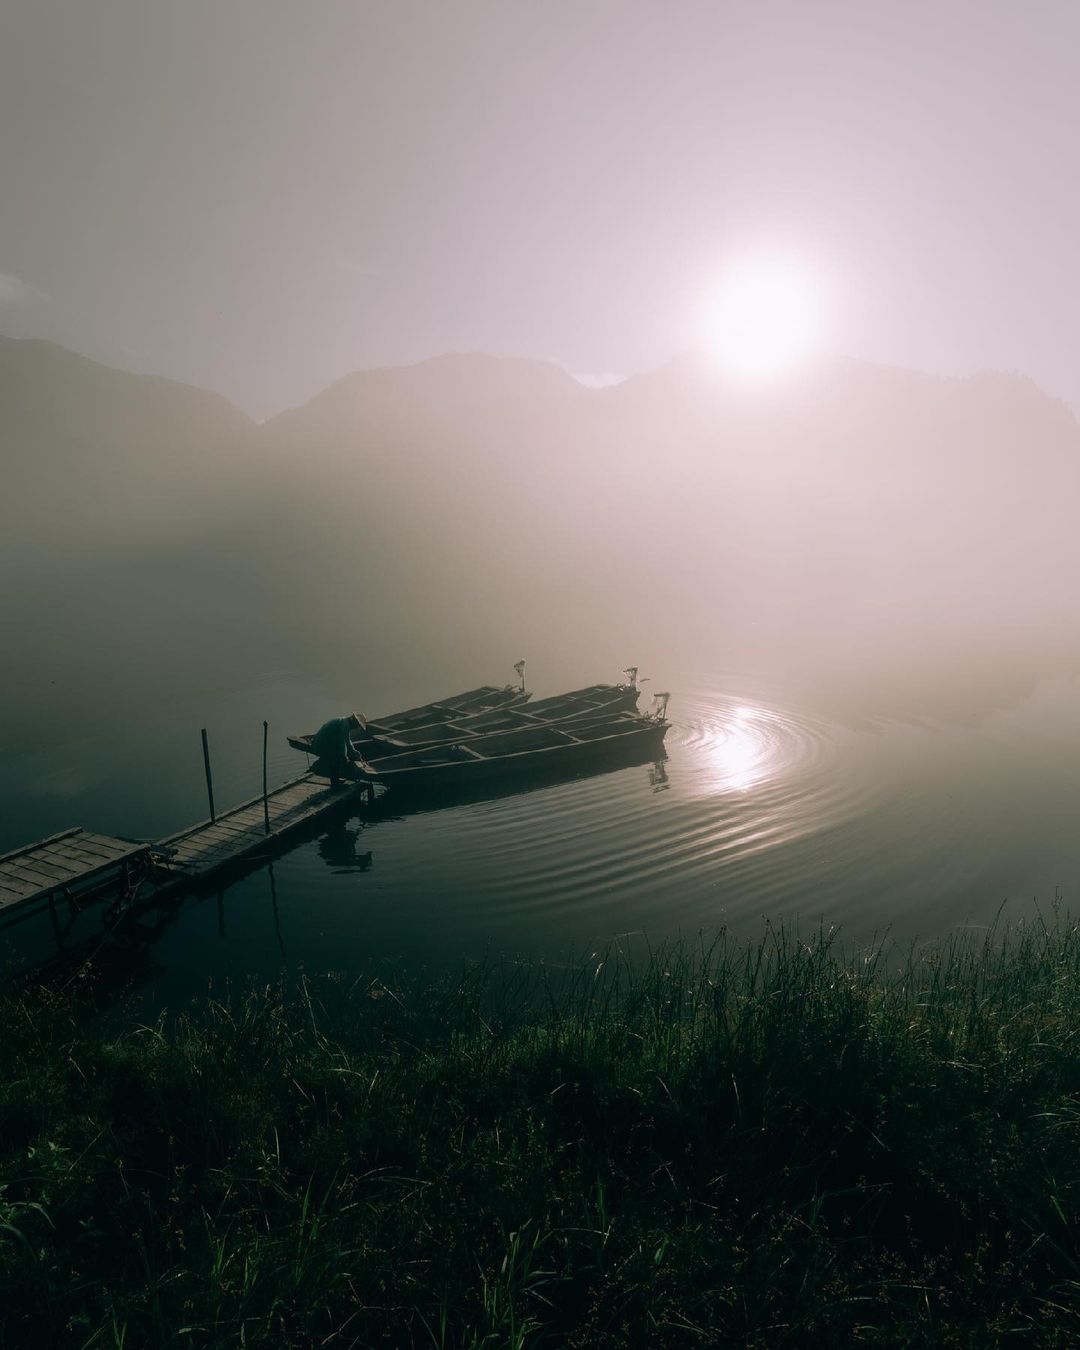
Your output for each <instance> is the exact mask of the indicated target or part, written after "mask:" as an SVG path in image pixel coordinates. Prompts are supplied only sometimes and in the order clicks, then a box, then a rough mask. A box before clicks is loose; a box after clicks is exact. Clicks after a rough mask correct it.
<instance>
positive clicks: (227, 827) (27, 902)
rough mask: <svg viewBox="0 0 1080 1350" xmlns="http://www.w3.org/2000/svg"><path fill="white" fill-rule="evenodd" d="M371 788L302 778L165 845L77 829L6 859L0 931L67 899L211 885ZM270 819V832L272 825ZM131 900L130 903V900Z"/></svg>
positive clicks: (144, 896)
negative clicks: (230, 869) (210, 881)
mask: <svg viewBox="0 0 1080 1350" xmlns="http://www.w3.org/2000/svg"><path fill="white" fill-rule="evenodd" d="M369 792H370V789H369V787H368V785H367V784H359V783H349V782H346V783H343V784H342V785H341V786H340V787H337V788H332V787H330V786H329V784H328V783H327V781H326V779H324V778H317V777H316V776H315V775H314V774H310V773H307V774H303V775H302V776H301V777H300V778H294V779H291V780H290V781H289V782H287V783H282V784H281V786H280V787H276V788H274V789H273V790H272V791H271V792H268V793H267V795H266V798H265V801H264V798H263V797H262V795H261V794H260V795H259V796H258V797H252V798H251V799H250V800H249V801H246V802H241V803H240V805H239V806H234V807H232V808H231V809H230V810H228V811H224V812H222V814H220V815H218V816H217V817H216V818H215V819H214V820H204V821H201V822H200V823H199V824H198V825H190V826H188V828H187V829H184V830H180V831H179V832H178V833H177V834H171V835H169V836H168V837H167V838H165V839H158V840H150V839H148V840H141V841H140V840H131V839H118V838H114V837H112V836H110V835H106V834H97V833H94V832H92V831H90V830H84V829H82V828H80V827H76V828H74V829H70V830H64V831H63V832H62V833H61V834H54V835H51V836H50V837H49V838H48V839H40V840H38V842H37V843H34V844H26V845H24V846H23V847H22V848H17V849H15V850H14V851H13V852H11V853H5V854H3V855H2V856H0V927H6V926H7V925H8V924H9V923H15V922H17V921H19V920H21V919H23V918H29V917H30V915H32V914H34V913H37V912H38V911H40V910H42V909H46V908H49V907H53V908H55V906H56V904H57V902H58V901H61V902H63V901H66V902H68V903H69V904H70V906H71V907H72V908H73V909H77V908H78V907H79V905H80V903H85V902H88V901H90V900H96V899H105V898H111V899H113V900H114V901H116V902H117V903H119V904H121V905H125V904H126V903H127V902H129V901H131V900H132V899H134V897H135V895H136V892H138V893H139V903H140V904H142V903H143V902H153V901H154V900H158V899H161V898H163V897H164V896H166V895H172V894H175V893H176V892H178V891H182V890H184V889H185V888H188V887H191V886H194V885H196V884H198V883H200V882H204V881H206V880H208V879H209V878H210V877H212V876H213V875H215V874H216V873H218V872H221V871H223V870H225V869H226V868H228V867H230V866H231V865H233V864H239V863H242V862H243V861H244V860H245V859H247V860H249V861H250V860H251V859H252V855H254V854H257V853H259V852H261V851H263V850H266V851H268V852H269V851H272V850H273V849H274V848H275V846H276V845H278V844H279V843H280V842H281V841H282V840H284V839H285V838H286V837H287V836H288V835H291V834H292V833H293V832H294V831H297V830H300V829H302V828H303V827H304V826H308V825H311V824H312V823H314V822H316V821H317V820H318V819H319V818H320V817H321V816H325V815H328V814H329V813H330V812H332V811H334V810H336V809H337V808H338V807H343V806H349V805H351V806H352V807H353V808H355V807H356V805H357V804H358V802H360V801H361V800H363V799H364V798H365V797H367V796H368V794H369ZM268 821H269V828H267V822H268ZM125 897H126V899H125Z"/></svg>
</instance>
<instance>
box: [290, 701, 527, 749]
mask: <svg viewBox="0 0 1080 1350" xmlns="http://www.w3.org/2000/svg"><path fill="white" fill-rule="evenodd" d="M530 697H531V695H530V694H529V693H527V692H526V691H525V690H524V689H521V688H520V687H519V686H518V685H514V684H505V685H502V686H501V687H500V686H498V685H494V684H483V685H480V686H479V688H477V689H466V690H465V692H464V693H461V694H451V695H450V696H449V697H448V698H440V699H436V700H435V701H434V702H433V703H422V704H420V706H419V707H416V708H406V709H404V710H403V711H402V712H396V713H387V714H386V716H385V717H377V718H375V719H374V720H373V721H370V722H369V723H368V724H367V730H366V732H363V733H361V734H360V735H359V736H356V737H354V744H356V745H357V747H358V748H360V747H361V746H362V745H363V744H364V743H365V742H368V741H374V740H377V738H379V737H381V736H388V735H393V734H394V733H395V732H401V731H407V730H409V729H410V728H412V727H418V726H439V725H441V724H442V723H445V722H449V721H450V720H451V719H452V718H455V717H464V716H471V715H474V714H477V713H481V712H490V711H492V710H494V709H497V708H509V707H514V706H518V705H520V704H522V703H526V702H527V701H528V699H529V698H530ZM314 735H315V733H314V732H313V731H308V732H305V733H304V734H303V735H299V736H289V737H287V739H288V742H289V744H290V745H291V746H292V747H293V749H294V750H303V751H304V752H305V753H307V754H309V755H310V754H314V751H313V750H312V748H311V739H312V737H313V736H314Z"/></svg>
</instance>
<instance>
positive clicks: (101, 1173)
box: [0, 925, 1080, 1350]
mask: <svg viewBox="0 0 1080 1350" xmlns="http://www.w3.org/2000/svg"><path fill="white" fill-rule="evenodd" d="M0 1011H2V1018H3V1020H2V1022H0V1026H2V1028H3V1031H2V1039H0V1345H3V1346H5V1347H6V1346H35V1347H37V1346H69V1345H70V1346H85V1347H90V1346H95V1347H98V1346H101V1347H119V1346H124V1347H127V1350H141V1348H142V1347H158V1346H170V1347H198V1346H241V1345H244V1346H312V1347H314V1346H330V1347H340V1346H375V1345H387V1346H412V1345H416V1346H468V1347H480V1346H488V1347H504V1346H511V1347H517V1346H534V1345H535V1346H540V1345H550V1346H607V1345H619V1346H622V1345H625V1346H693V1345H744V1344H745V1345H752V1346H759V1345H760V1346H780V1345H795V1346H801V1345H824V1346H841V1345H846V1344H849V1343H855V1344H860V1345H870V1346H881V1345H888V1346H904V1345H913V1346H924V1345H925V1346H935V1347H937V1346H951V1345H956V1346H993V1345H1014V1344H1015V1345H1060V1346H1066V1345H1075V1344H1080V1283H1078V1281H1080V1266H1078V1257H1080V1243H1078V1231H1077V1228H1076V1226H1075V1225H1076V1219H1077V1210H1078V1207H1080V1095H1078V1094H1080V1039H1078V1035H1080V933H1078V932H1077V930H1076V929H1074V928H1072V927H1069V926H1066V925H1059V926H1056V927H1055V928H1053V929H1052V930H1051V931H1046V930H1044V929H1041V928H1040V929H1038V930H1030V929H1021V930H1013V931H1011V932H1009V933H1006V934H998V935H996V936H995V937H994V938H993V939H992V940H991V941H990V943H989V944H988V945H987V946H986V947H985V948H981V949H980V948H975V947H969V946H963V945H954V946H952V947H950V948H947V949H946V950H944V951H941V952H938V954H937V956H936V958H925V959H923V960H921V961H920V962H916V963H911V962H909V963H908V964H907V966H906V968H905V969H903V970H895V971H892V972H890V971H888V970H885V969H884V963H883V961H882V959H881V958H880V957H878V958H876V959H874V960H870V961H867V960H864V959H859V960H854V961H847V960H845V959H844V958H843V957H842V956H841V955H840V954H839V953H838V952H837V951H836V950H835V949H834V948H833V947H832V946H831V944H830V942H829V941H828V939H827V938H821V937H819V938H818V939H817V940H815V941H811V942H810V943H809V944H803V943H802V942H801V941H800V940H798V939H797V938H796V937H795V936H794V935H792V934H791V933H775V932H770V933H769V935H768V936H767V938H766V940H765V941H764V942H763V944H762V945H761V947H760V948H758V949H755V950H753V951H751V952H749V953H747V952H746V950H740V949H738V948H737V947H736V946H735V945H733V944H730V945H729V944H725V943H720V944H719V945H717V946H715V947H714V948H712V949H711V950H709V951H705V952H702V951H693V950H689V949H678V950H668V951H665V952H663V953H662V954H660V955H658V956H657V957H656V959H654V961H653V962H652V964H651V965H650V966H649V967H648V968H647V969H644V970H642V969H640V968H639V969H630V968H628V967H627V966H626V965H624V964H622V963H621V962H620V961H619V960H618V959H616V958H615V957H611V958H609V959H608V961H607V962H606V963H604V964H601V963H598V967H597V966H590V967H589V968H588V970H586V971H582V972H580V973H579V974H578V975H576V976H573V977H570V978H568V979H564V980H563V981H562V982H561V983H560V984H559V986H558V988H556V986H555V984H554V983H552V982H550V981H548V980H546V979H545V976H544V973H543V972H542V971H537V970H535V969H533V970H526V971H520V970H519V971H517V972H516V973H511V974H510V975H506V974H505V973H503V972H497V973H491V972H488V973H484V972H474V973H471V974H469V975H468V976H467V977H466V978H465V979H464V980H462V981H459V982H455V983H453V984H451V985H442V986H438V987H428V988H426V989H418V988H407V987H405V986H400V987H399V986H397V985H396V984H393V983H392V982H389V981H387V982H385V983H384V982H380V981H365V982H364V983H363V984H361V985H358V986H355V987H353V988H351V989H345V988H344V987H343V986H341V985H335V984H334V983H333V982H327V983H326V984H325V985H320V986H318V987H317V988H316V987H314V986H305V987H304V988H302V989H301V991H300V992H299V994H293V995H290V996H285V995H282V994H281V993H280V992H278V991H273V990H267V991H264V992H261V993H256V994H253V995H251V996H250V997H247V998H243V999H239V1000H236V1001H235V1002H233V1003H232V1004H231V1005H226V1004H222V1003H211V1004H209V1005H208V1006H206V1007H204V1008H202V1009H200V1010H199V1011H198V1013H197V1015H196V1016H195V1017H194V1018H192V1019H191V1020H184V1021H180V1022H179V1023H173V1024H170V1025H166V1024H164V1023H163V1024H162V1025H160V1026H155V1027H150V1028H143V1029H140V1030H135V1031H130V1032H127V1033H124V1034H120V1033H117V1032H115V1031H110V1032H107V1033H106V1032H102V1031H101V1030H99V1029H95V1027H94V1025H93V1024H90V1025H80V1024H79V1023H78V1022H77V1021H76V1020H75V1019H74V1018H73V1016H72V1015H71V1011H70V1010H69V1009H68V1010H65V1008H64V1007H61V1006H56V1004H55V1003H53V1004H45V1003H42V1002H41V1001H40V999H29V998H24V999H22V1000H14V999H12V998H9V1000H8V1002H7V1004H6V1006H4V1007H3V1008H2V1010H0Z"/></svg>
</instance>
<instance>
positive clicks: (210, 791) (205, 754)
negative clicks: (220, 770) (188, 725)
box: [202, 727, 217, 825]
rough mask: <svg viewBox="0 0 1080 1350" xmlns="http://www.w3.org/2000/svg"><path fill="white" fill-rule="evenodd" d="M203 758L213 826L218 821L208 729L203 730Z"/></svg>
mask: <svg viewBox="0 0 1080 1350" xmlns="http://www.w3.org/2000/svg"><path fill="white" fill-rule="evenodd" d="M202 757H203V767H204V768H205V769H206V795H207V796H208V797H209V798H210V824H211V825H213V824H214V822H215V821H216V820H217V815H216V814H215V812H214V779H213V777H212V775H211V773H210V746H209V744H208V742H207V740H206V728H205V727H203V729H202Z"/></svg>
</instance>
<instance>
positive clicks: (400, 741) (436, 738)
mask: <svg viewBox="0 0 1080 1350" xmlns="http://www.w3.org/2000/svg"><path fill="white" fill-rule="evenodd" d="M507 691H509V693H511V694H516V695H517V697H516V698H511V697H506V694H507ZM638 692H639V691H638V689H637V688H636V686H632V685H616V684H592V685H588V686H586V687H585V688H583V689H572V690H571V691H570V692H569V693H566V694H557V695H555V696H553V697H551V698H544V699H538V700H537V701H536V702H527V700H528V699H529V697H530V696H529V695H528V694H527V693H523V692H522V691H521V690H520V689H518V690H515V689H513V688H512V687H511V686H507V689H505V690H497V689H494V688H493V687H492V686H490V685H488V686H484V687H483V688H481V689H478V690H477V689H473V690H469V691H467V693H465V694H458V695H455V696H454V697H453V698H449V699H440V700H438V702H436V703H426V704H424V705H423V706H422V707H420V708H409V709H407V710H406V711H405V712H403V713H393V714H391V715H390V716H388V717H380V718H377V719H376V720H374V721H372V722H369V723H368V724H367V728H366V730H365V731H362V732H357V733H354V734H353V736H352V743H353V747H354V749H355V750H356V751H357V752H358V753H359V754H361V755H363V756H365V757H366V758H370V757H371V756H381V755H382V754H392V753H394V752H395V751H398V750H407V749H419V748H420V747H422V746H425V745H441V744H448V743H454V742H457V741H462V740H471V739H472V738H473V737H475V736H481V735H487V734H489V733H491V732H495V731H513V730H517V729H527V728H528V727H535V726H542V725H549V724H553V723H561V722H564V721H568V720H571V719H577V718H585V717H595V716H608V715H610V714H613V713H618V712H633V711H634V709H635V708H636V707H637V700H638ZM478 701H483V706H481V707H479V708H476V705H477V703H478ZM474 708H476V710H475V711H470V710H471V709H474ZM459 710H460V711H459ZM312 734H313V733H309V734H308V735H304V736H290V737H289V738H288V740H289V744H290V745H291V746H293V747H294V748H295V749H297V750H304V751H306V752H307V753H308V754H312V753H314V752H313V751H312V748H311V735H312Z"/></svg>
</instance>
